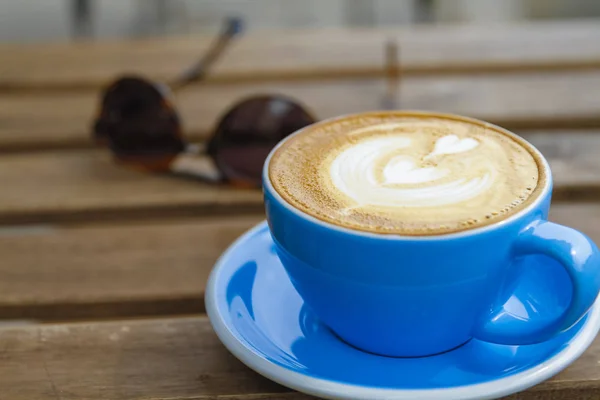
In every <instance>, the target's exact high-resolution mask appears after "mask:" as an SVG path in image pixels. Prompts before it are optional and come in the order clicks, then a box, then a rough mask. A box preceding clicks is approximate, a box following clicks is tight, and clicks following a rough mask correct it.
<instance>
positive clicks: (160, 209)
mask: <svg viewBox="0 0 600 400" xmlns="http://www.w3.org/2000/svg"><path fill="white" fill-rule="evenodd" d="M599 115H600V114H599ZM527 138H529V139H530V140H531V141H532V142H533V143H534V144H537V145H538V146H539V148H540V150H541V151H542V152H543V153H544V154H547V155H548V159H549V162H550V164H551V167H552V168H553V171H554V180H555V198H556V200H571V201H574V200H584V199H585V200H593V199H598V198H600V175H598V173H597V171H599V170H600V157H598V154H600V135H598V134H595V133H591V132H589V133H577V132H571V133H567V132H563V133H562V134H560V133H559V134H545V133H537V134H529V135H528V136H527ZM0 187H3V188H9V190H8V189H7V190H2V191H1V192H0V224H17V223H49V222H65V221H95V220H96V221H97V220H103V219H107V218H109V219H122V218H128V219H132V218H136V219H139V218H143V219H157V218H163V219H164V218H167V217H171V216H176V215H180V216H182V215H185V216H194V215H210V214H214V213H220V214H230V213H237V214H240V213H245V212H256V211H259V212H260V211H262V194H261V192H260V191H259V190H242V189H234V188H231V187H229V186H227V185H217V184H206V183H202V182H199V181H194V180H187V179H186V180H184V179H181V178H177V177H175V176H166V175H152V174H150V173H143V172H137V171H132V170H128V169H125V168H124V167H121V166H118V165H115V164H114V163H113V162H112V160H111V158H110V156H109V155H108V154H107V151H104V150H72V151H49V152H42V153H21V154H8V155H4V156H2V157H0Z"/></svg>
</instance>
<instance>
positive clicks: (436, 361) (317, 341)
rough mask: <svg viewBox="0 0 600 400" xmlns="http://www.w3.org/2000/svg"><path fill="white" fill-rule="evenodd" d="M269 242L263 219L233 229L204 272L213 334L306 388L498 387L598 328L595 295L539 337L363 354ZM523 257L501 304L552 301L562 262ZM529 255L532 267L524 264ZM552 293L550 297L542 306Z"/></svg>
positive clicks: (355, 392)
mask: <svg viewBox="0 0 600 400" xmlns="http://www.w3.org/2000/svg"><path fill="white" fill-rule="evenodd" d="M273 246H274V245H273V242H272V240H271V236H270V233H269V230H268V226H267V224H266V222H263V223H261V224H259V225H258V226H256V227H255V228H253V229H251V230H250V231H249V232H247V233H246V234H244V235H243V236H242V237H241V238H239V239H238V240H237V241H236V242H235V243H234V244H233V245H232V246H231V247H230V248H229V249H228V250H227V251H226V252H225V253H224V254H223V256H222V257H221V259H220V260H219V261H218V262H217V264H216V266H215V268H214V270H213V272H212V274H211V277H210V280H209V283H208V287H207V291H206V308H207V312H208V315H209V318H210V320H211V323H212V325H213V327H214V329H215V331H216V333H217V335H218V336H219V338H220V340H221V341H222V342H223V344H224V345H225V346H226V347H227V348H228V349H229V351H231V352H232V353H233V354H234V355H235V356H236V357H237V358H239V359H240V360H241V361H242V362H244V363H245V364H246V365H247V366H248V367H250V368H252V369H254V370H256V371H257V372H259V373H260V374H262V375H264V376H265V377H267V378H269V379H271V380H273V381H275V382H278V383H280V384H283V385H285V386H288V387H290V388H293V389H296V390H298V391H301V392H304V393H308V394H312V395H315V396H320V397H324V398H331V399H369V400H377V399H410V400H413V399H417V398H418V399H420V400H433V399H463V400H469V399H478V400H480V399H493V398H498V397H503V396H507V395H509V394H512V393H515V392H519V391H522V390H525V389H527V388H529V387H531V386H534V385H536V384H538V383H540V382H542V381H544V380H546V379H548V378H550V377H551V376H553V375H555V374H557V373H558V372H560V371H561V370H563V369H564V368H565V367H567V366H568V365H569V364H570V363H572V362H573V361H574V360H575V359H577V358H578V357H579V356H580V355H581V354H582V353H583V352H584V351H585V349H586V348H587V347H588V346H589V345H590V344H591V343H592V341H593V339H594V338H595V336H596V334H597V333H598V330H599V328H600V306H599V305H598V303H596V304H595V305H594V307H593V308H592V310H591V311H590V312H589V313H588V314H587V316H586V317H584V318H583V319H582V320H581V321H580V322H579V323H578V324H577V325H575V326H574V327H573V328H571V329H570V330H569V331H567V332H564V333H562V334H561V335H559V336H558V337H556V338H554V339H552V340H550V341H548V342H544V343H540V344H535V345H529V346H503V345H496V344H491V343H486V342H482V341H478V340H471V341H470V342H468V343H467V344H465V345H463V346H461V347H459V348H457V349H455V350H452V351H449V352H447V353H444V354H440V355H436V356H431V357H424V358H390V357H382V356H377V355H373V354H369V353H366V352H362V351H360V350H357V349H356V348H354V347H351V346H349V345H348V344H346V343H344V342H343V341H341V340H339V339H338V338H337V337H336V336H335V335H334V334H333V333H332V332H331V331H330V330H329V329H328V328H327V327H325V326H324V325H323V324H322V323H321V322H320V321H319V320H318V319H317V318H316V317H315V315H314V314H313V313H312V312H311V311H310V309H308V308H307V307H306V306H305V305H304V303H303V301H302V299H301V298H300V296H299V295H298V293H297V292H296V291H295V289H294V287H293V286H292V284H291V282H290V280H289V278H288V277H287V274H286V272H285V270H284V269H283V267H282V265H281V263H280V262H279V259H278V258H277V255H276V253H275V249H274V247H273ZM528 259H529V258H528ZM523 262H527V263H528V265H527V268H522V269H520V268H519V270H522V271H523V276H522V277H521V278H522V279H521V282H522V283H521V284H520V285H519V287H520V289H519V288H517V291H516V293H519V292H520V293H521V294H522V296H519V298H516V297H515V298H511V299H509V301H508V302H507V305H508V306H505V307H509V308H510V307H512V309H509V310H507V312H513V313H515V312H516V313H518V312H520V313H524V315H529V314H532V313H533V314H543V313H544V312H545V311H544V310H550V309H553V308H554V309H556V307H559V306H560V304H558V303H561V302H564V299H561V298H560V297H561V296H553V295H549V294H544V293H551V292H553V291H552V290H548V288H549V287H550V288H554V289H556V290H557V291H559V290H563V289H564V288H559V287H557V286H556V285H564V284H567V283H565V282H568V280H566V281H565V276H563V275H562V274H563V273H564V271H563V270H562V268H560V267H559V266H555V265H552V264H551V263H552V262H553V261H551V260H550V259H535V260H533V261H532V260H529V261H523ZM536 263H537V264H540V268H537V266H536V265H531V264H536ZM542 269H544V271H541V270H542ZM548 271H553V272H550V273H549V272H548ZM540 280H543V281H542V282H540ZM538 288H544V289H543V290H541V289H538ZM536 290H537V291H538V292H539V293H534V292H535V291H536ZM532 293H533V294H532ZM555 297H556V299H555ZM520 299H523V300H520ZM538 301H539V303H538ZM552 301H554V302H555V303H557V304H550V305H547V306H546V307H542V304H548V302H552ZM510 304H512V305H510ZM537 316H538V317H542V318H543V315H537Z"/></svg>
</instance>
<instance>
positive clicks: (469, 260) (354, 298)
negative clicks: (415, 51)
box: [263, 114, 600, 357]
mask: <svg viewBox="0 0 600 400" xmlns="http://www.w3.org/2000/svg"><path fill="white" fill-rule="evenodd" d="M428 115H432V116H436V114H428ZM437 115H439V114H437ZM454 117H456V116H454ZM456 118H463V119H465V120H468V121H471V122H475V123H483V122H481V121H477V120H473V119H469V118H464V117H456ZM486 126H488V127H490V126H491V125H490V124H486ZM494 128H496V129H498V130H500V131H502V132H504V133H506V134H508V135H514V134H512V133H510V132H507V131H505V130H504V129H502V128H500V127H494ZM301 134H302V130H301V131H299V132H296V133H295V134H294V135H301ZM289 138H290V137H288V138H287V139H284V141H282V142H281V143H280V144H279V145H278V146H277V147H276V148H275V149H273V151H272V152H271V155H269V157H268V158H267V160H266V163H265V166H264V171H263V182H264V184H263V186H264V187H263V189H264V199H265V208H266V215H267V220H268V223H269V228H270V231H271V235H272V237H273V240H274V242H275V246H276V250H277V253H278V256H279V258H280V259H281V262H282V264H283V266H284V268H285V269H286V271H287V273H288V275H289V276H290V278H291V281H292V283H293V285H294V287H295V288H296V290H297V291H298V293H299V294H300V296H301V297H302V298H303V299H304V301H305V303H306V304H307V305H308V306H309V307H310V308H311V309H312V310H313V312H314V313H315V314H316V315H317V316H318V317H319V318H320V319H321V321H323V323H324V324H325V325H327V326H328V327H329V328H330V329H331V330H332V331H333V332H335V333H336V334H337V335H338V336H339V337H340V338H341V339H343V340H344V341H346V342H347V343H349V344H351V345H353V346H355V347H357V348H359V349H362V350H364V351H368V352H372V353H376V354H382V355H388V356H408V357H410V356H425V355H432V354H436V353H440V352H444V351H447V350H451V349H453V348H455V347H457V346H460V345H461V344H463V343H465V342H467V341H469V340H470V339H471V338H477V339H480V340H484V341H488V342H493V343H500V344H511V345H522V344H531V343H537V342H541V341H545V340H547V339H549V338H551V337H553V336H555V335H557V334H559V333H560V332H562V331H564V330H566V329H568V328H569V327H571V326H573V325H574V324H575V323H576V322H577V321H578V320H580V319H581V318H582V317H583V316H584V315H585V314H586V313H587V311H588V309H589V308H590V307H591V306H592V304H593V303H594V301H595V299H596V297H597V295H598V291H599V288H600V256H599V253H598V249H597V247H596V245H595V244H594V243H593V242H592V241H591V240H590V239H589V238H588V237H587V236H585V235H584V234H583V233H581V232H578V231H576V230H574V229H572V228H568V227H565V226H562V225H559V224H556V223H553V222H550V221H548V211H549V207H550V198H551V194H552V176H551V171H550V168H549V166H548V163H547V161H546V160H545V159H544V158H543V156H542V155H541V154H540V153H539V151H538V150H537V149H535V148H534V147H533V146H531V145H530V150H531V151H532V152H534V153H537V154H538V155H539V159H540V160H541V167H540V168H541V169H542V171H540V173H541V174H544V175H545V177H546V179H545V182H544V183H542V184H543V187H542V188H540V189H538V190H541V192H540V194H539V195H538V197H537V198H536V199H535V201H534V202H532V203H531V204H530V205H528V206H527V207H526V208H524V209H523V210H521V211H520V212H518V213H516V214H513V215H512V216H509V217H508V218H506V219H504V220H501V221H499V222H497V223H495V224H492V225H487V226H483V227H479V228H474V229H470V230H465V231H461V232H458V233H450V234H443V235H438V236H421V237H415V236H401V235H390V234H375V233H368V232H364V231H358V230H352V229H348V228H344V227H342V226H338V225H334V224H332V223H328V222H324V221H322V220H319V219H317V218H314V217H312V216H310V215H307V214H306V213H304V212H302V211H300V210H299V209H297V208H294V207H293V206H292V205H290V204H289V203H287V202H286V201H285V200H284V199H283V198H282V197H281V196H280V195H279V194H278V193H277V192H276V190H275V189H274V188H273V186H272V184H271V182H270V180H269V173H268V171H269V163H270V160H271V157H272V154H273V152H275V151H276V150H277V149H278V148H279V147H280V146H281V144H282V143H284V142H285V141H286V140H289ZM525 144H526V143H525ZM530 255H531V256H534V257H541V259H545V260H547V261H546V262H547V263H548V265H550V264H552V263H553V264H554V265H556V266H558V265H560V266H562V267H563V268H564V272H566V273H563V276H564V281H565V282H568V281H569V280H570V285H568V284H567V285H563V286H565V287H567V289H568V291H569V293H567V294H566V295H565V293H558V292H557V293H553V292H550V293H549V290H550V288H548V289H545V288H541V287H540V288H537V289H538V290H536V291H530V292H527V291H525V293H520V294H519V296H520V299H518V301H520V302H522V304H525V305H526V304H528V303H529V304H531V303H535V302H536V301H538V299H536V298H535V296H536V293H544V296H542V297H543V298H544V299H545V300H548V298H552V297H553V296H555V297H556V301H552V302H548V304H546V305H544V306H545V307H546V309H548V308H550V310H549V312H546V313H545V314H543V315H544V316H543V317H542V316H540V315H541V314H536V313H535V312H531V313H530V315H527V313H525V314H523V313H521V314H518V313H517V314H516V313H514V312H513V311H512V310H514V307H513V308H512V309H511V308H510V307H507V302H510V301H513V302H514V301H515V298H514V296H513V294H514V291H515V290H516V289H515V288H517V287H518V285H519V279H520V277H521V275H522V273H523V271H522V269H526V268H528V264H527V263H518V262H517V260H519V259H522V258H523V256H530ZM552 259H553V260H552ZM543 262H544V261H542V263H543ZM556 268H558V269H559V270H560V267H556ZM543 270H544V269H543V268H542V271H543ZM559 272H561V273H562V272H563V271H562V270H560V271H559ZM544 283H547V282H544V281H543V280H541V283H540V285H541V284H544ZM521 292H523V290H521ZM528 297H529V298H528ZM511 299H512V300H511ZM564 299H566V300H564ZM561 302H562V303H561ZM525 308H526V307H525ZM534 309H535V307H530V310H534ZM546 311H548V310H546Z"/></svg>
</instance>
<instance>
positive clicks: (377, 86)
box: [0, 41, 600, 152]
mask: <svg viewBox="0 0 600 400" xmlns="http://www.w3.org/2000/svg"><path fill="white" fill-rule="evenodd" d="M599 42H600V41H599ZM596 93H600V71H587V72H581V73H572V72H570V73H566V72H560V73H558V72H557V73H535V74H523V73H521V74H513V75H502V76H485V75H477V76H470V77H427V78H412V79H404V80H402V81H401V82H400V86H399V96H398V97H399V101H398V104H397V107H399V108H404V109H424V110H437V111H444V112H451V113H457V114H464V115H469V116H472V117H476V118H480V119H484V120H486V121H489V122H492V123H496V124H499V125H502V126H505V127H507V128H509V129H536V128H538V129H558V128H582V127H587V128H589V127H600V96H597V95H596ZM257 94H283V95H287V96H290V97H292V98H294V99H296V100H297V101H299V102H300V103H302V104H304V105H305V106H306V107H307V108H308V109H309V110H311V111H312V113H313V114H315V116H316V117H317V118H318V119H324V118H330V117H334V116H339V115H344V114H349V113H355V112H361V111H369V110H376V109H381V108H382V107H383V106H384V103H383V102H384V98H385V95H386V83H385V81H384V80H383V79H362V80H361V79H359V80H335V81H324V82H312V83H301V82H291V83H290V82H288V83H263V84H258V83H252V84H240V85H214V86H200V87H194V88H191V89H190V90H188V91H184V92H182V93H179V94H178V96H177V97H176V104H177V108H178V109H179V110H180V114H181V117H182V120H183V123H184V131H185V132H186V134H187V135H188V137H189V138H190V140H199V139H202V138H206V137H207V136H208V135H209V134H210V132H212V131H213V130H214V128H215V127H216V125H217V122H218V120H219V118H220V117H221V116H222V115H223V113H225V112H226V110H228V109H229V108H230V107H232V106H233V105H234V104H235V103H237V102H238V101H240V100H241V99H243V98H245V97H248V96H253V95H257ZM98 102H99V94H98V93H93V92H84V93H71V94H65V93H62V94H35V95H34V94H19V95H3V96H0V152H2V151H4V152H8V151H18V150H31V149H48V148H73V147H75V148H78V147H89V146H91V145H92V142H91V140H90V131H91V127H92V123H93V118H94V117H95V114H96V112H97V107H98Z"/></svg>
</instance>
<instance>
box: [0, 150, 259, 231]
mask: <svg viewBox="0 0 600 400" xmlns="http://www.w3.org/2000/svg"><path fill="white" fill-rule="evenodd" d="M0 187H3V188H7V189H8V188H10V189H9V190H3V191H2V193H0V223H4V224H15V223H32V222H33V223H45V222H53V221H64V220H80V221H81V220H84V221H88V220H106V219H112V218H123V217H126V216H129V217H132V218H135V217H141V218H151V219H154V218H166V217H169V216H174V215H197V214H201V215H214V214H223V213H225V214H228V215H229V214H231V215H234V214H241V213H245V212H255V211H262V193H261V192H260V191H259V190H250V189H237V188H236V189H234V188H232V187H230V186H229V185H217V184H206V183H201V182H199V181H194V180H191V179H189V180H188V179H183V178H178V177H174V176H164V175H156V174H150V173H143V172H137V171H133V170H130V169H126V168H124V167H121V166H119V165H116V164H114V163H113V162H112V160H111V158H110V156H109V155H108V154H107V153H106V152H105V151H96V150H85V151H64V152H60V151H57V152H48V153H40V154H36V153H33V154H19V155H6V156H3V157H0Z"/></svg>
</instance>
